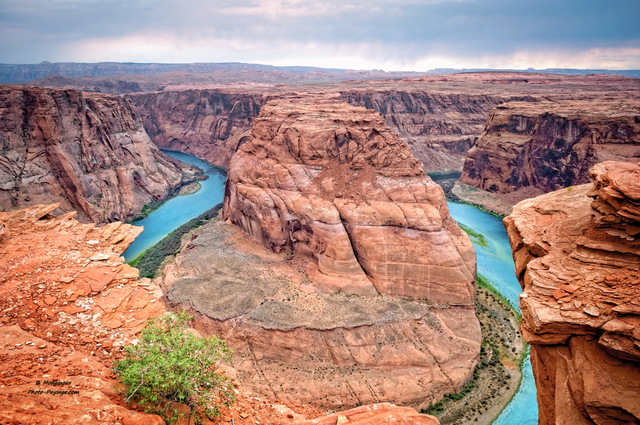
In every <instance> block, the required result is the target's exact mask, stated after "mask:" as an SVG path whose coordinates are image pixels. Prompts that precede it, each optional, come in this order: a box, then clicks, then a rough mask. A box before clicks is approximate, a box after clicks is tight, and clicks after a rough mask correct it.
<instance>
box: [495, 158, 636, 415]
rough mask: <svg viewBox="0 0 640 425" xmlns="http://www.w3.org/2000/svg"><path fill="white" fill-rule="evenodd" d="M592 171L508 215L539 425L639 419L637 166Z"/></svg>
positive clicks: (610, 166)
mask: <svg viewBox="0 0 640 425" xmlns="http://www.w3.org/2000/svg"><path fill="white" fill-rule="evenodd" d="M591 177H592V179H593V184H587V185H583V186H578V187H572V188H567V189H564V190H561V191H558V192H553V193H550V194H546V195H542V196H539V197H537V198H534V199H531V200H527V201H523V202H521V203H520V204H518V205H517V206H516V207H514V211H513V214H512V215H511V216H509V217H507V218H506V219H505V224H506V226H507V230H508V232H509V237H510V240H511V245H512V248H513V255H514V259H515V263H516V273H517V275H518V278H519V279H520V282H521V284H522V287H523V293H522V295H521V297H520V306H521V308H522V317H523V320H522V332H523V335H524V337H525V339H526V340H527V341H528V342H529V343H530V344H531V361H532V364H533V368H534V374H535V378H536V385H537V388H538V401H539V406H540V423H541V424H555V423H562V424H593V423H596V424H629V423H638V422H640V396H639V394H640V163H638V162H604V163H600V164H598V165H596V166H594V167H593V168H592V170H591ZM591 198H593V199H591Z"/></svg>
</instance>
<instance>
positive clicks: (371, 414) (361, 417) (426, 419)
mask: <svg viewBox="0 0 640 425" xmlns="http://www.w3.org/2000/svg"><path fill="white" fill-rule="evenodd" d="M349 424H353V425H387V424H422V425H439V424H440V422H439V421H438V419H437V418H435V417H433V416H429V415H421V414H418V413H417V412H416V411H415V410H413V409H411V408H407V407H398V406H395V405H393V404H390V403H380V404H372V405H368V406H362V407H357V408H355V409H351V410H347V411H346V412H340V413H334V414H333V415H327V416H323V417H321V418H317V419H313V420H310V421H304V422H300V425H349Z"/></svg>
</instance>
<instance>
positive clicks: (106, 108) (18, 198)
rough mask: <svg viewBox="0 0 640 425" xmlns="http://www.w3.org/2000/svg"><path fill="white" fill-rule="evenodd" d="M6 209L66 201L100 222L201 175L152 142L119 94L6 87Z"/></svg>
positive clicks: (1, 101)
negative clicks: (163, 151) (109, 94)
mask: <svg viewBox="0 0 640 425" xmlns="http://www.w3.org/2000/svg"><path fill="white" fill-rule="evenodd" d="M0 148H1V149H2V155H1V156H0V208H2V209H4V210H9V209H11V208H21V207H24V206H28V205H35V204H48V203H60V208H61V210H62V211H63V212H67V211H74V210H77V211H78V212H79V214H80V218H81V219H83V220H86V219H89V220H91V221H95V222H110V221H116V220H121V221H126V220H128V219H131V218H133V217H134V215H135V214H136V213H138V212H139V211H140V210H141V209H142V207H143V206H144V205H145V204H146V203H148V202H149V201H151V200H159V199H162V198H164V197H167V196H168V195H169V194H170V193H171V192H173V191H174V190H175V189H176V188H178V187H179V186H180V185H181V184H182V183H184V182H186V181H189V180H193V179H195V178H196V175H197V171H196V169H195V168H193V167H191V166H188V165H186V164H183V163H180V162H178V161H176V160H174V159H172V158H169V157H168V156H166V155H164V154H162V153H161V152H160V151H159V150H158V148H157V147H156V146H154V145H153V143H152V142H151V140H150V139H149V137H148V136H147V133H146V132H145V130H144V128H143V127H142V124H141V123H140V121H139V119H138V117H137V115H136V113H135V110H134V109H133V107H132V105H131V103H130V102H128V101H127V100H125V99H123V98H121V97H117V96H107V95H99V94H88V93H81V92H77V91H74V90H57V89H46V88H38V87H6V86H5V87H0Z"/></svg>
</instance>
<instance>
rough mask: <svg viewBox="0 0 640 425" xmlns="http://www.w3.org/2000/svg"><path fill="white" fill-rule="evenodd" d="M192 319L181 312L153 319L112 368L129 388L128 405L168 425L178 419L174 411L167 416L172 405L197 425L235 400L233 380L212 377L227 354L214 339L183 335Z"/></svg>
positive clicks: (219, 341)
mask: <svg viewBox="0 0 640 425" xmlns="http://www.w3.org/2000/svg"><path fill="white" fill-rule="evenodd" d="M190 319H191V316H190V315H189V314H187V313H185V312H180V313H177V314H175V313H171V314H168V315H165V316H162V317H160V318H157V319H154V320H152V321H151V322H150V323H149V326H147V328H145V329H144V330H143V331H142V333H141V337H140V341H139V342H138V344H137V345H129V346H127V347H126V348H125V358H124V359H123V360H120V361H118V362H117V363H116V366H115V372H116V373H117V374H118V375H119V376H120V379H121V380H122V382H123V383H124V384H125V385H126V387H127V390H126V397H127V398H126V402H127V403H129V402H130V401H132V400H135V401H136V402H137V403H139V404H140V405H142V406H145V408H146V411H147V412H151V413H156V414H160V415H162V416H164V417H165V419H167V421H168V422H170V423H171V422H173V421H175V420H177V419H178V417H179V414H178V413H177V411H176V410H174V411H171V412H170V411H169V410H170V407H171V402H176V403H181V404H185V405H187V406H189V407H190V409H191V413H190V414H189V416H190V417H193V418H194V419H195V422H196V423H201V422H202V419H203V418H204V417H207V418H213V417H215V416H217V415H219V408H220V407H221V406H222V405H226V406H228V405H230V404H231V403H233V401H234V399H235V395H234V393H233V384H232V383H231V380H230V379H229V378H227V377H226V376H223V375H221V374H218V373H216V367H217V366H218V365H219V364H220V362H223V361H228V360H230V359H231V350H230V349H229V348H227V346H226V345H225V343H224V341H222V340H221V339H219V338H217V337H216V336H211V337H208V338H198V337H196V336H194V335H193V334H191V333H189V332H187V331H186V329H187V322H188V321H189V320H190Z"/></svg>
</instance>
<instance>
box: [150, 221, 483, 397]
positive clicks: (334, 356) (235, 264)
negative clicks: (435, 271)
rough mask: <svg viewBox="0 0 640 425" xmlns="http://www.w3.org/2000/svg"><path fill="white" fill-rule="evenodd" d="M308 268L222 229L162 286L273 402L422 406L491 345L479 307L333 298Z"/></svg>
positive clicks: (172, 267)
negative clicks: (484, 346) (485, 343)
mask: <svg viewBox="0 0 640 425" xmlns="http://www.w3.org/2000/svg"><path fill="white" fill-rule="evenodd" d="M306 266H307V264H306V262H305V260H304V258H302V257H300V256H294V257H293V258H292V259H291V260H290V261H283V255H282V254H274V253H272V252H271V251H267V250H266V249H264V248H263V247H261V246H260V245H258V244H256V243H255V242H253V241H251V240H248V239H247V237H246V235H244V234H243V233H242V232H241V231H240V230H239V229H238V228H237V227H235V226H229V225H228V224H226V223H224V222H217V223H211V224H208V225H206V226H205V227H203V228H201V229H200V230H199V232H198V235H197V236H196V237H194V238H193V239H192V240H191V241H190V242H189V243H188V244H187V245H186V246H185V247H184V248H183V250H182V251H181V253H180V254H178V255H177V256H176V259H175V262H173V263H171V264H169V265H168V266H167V267H166V268H165V269H164V273H163V277H162V286H163V289H164V290H165V292H166V293H167V298H168V300H169V302H170V303H171V304H172V305H175V306H176V307H188V308H190V309H191V310H192V311H193V312H194V313H195V314H196V317H197V320H196V323H197V324H196V328H197V329H198V330H200V332H201V333H203V334H211V333H214V334H217V335H220V336H221V337H223V338H224V339H225V340H226V341H227V343H228V344H229V346H231V347H232V348H233V349H234V352H235V354H234V360H233V367H234V368H235V369H236V370H237V377H238V380H239V381H240V382H241V384H242V386H243V388H245V389H247V390H248V391H251V393H252V394H254V395H257V396H260V397H266V398H268V399H269V400H280V401H282V402H286V403H290V402H302V403H308V404H312V405H314V406H317V407H321V408H324V409H332V410H341V409H345V408H352V407H354V406H360V405H362V404H370V403H379V402H392V403H396V404H401V405H409V406H412V407H414V408H422V407H426V406H428V405H429V403H430V402H433V401H437V400H439V399H440V398H442V395H443V394H446V393H451V392H456V391H457V390H459V389H460V388H461V387H462V386H463V385H464V384H465V383H466V382H467V380H468V379H469V378H470V376H471V374H472V372H473V369H474V366H475V364H476V363H477V362H478V356H479V352H480V344H481V342H482V337H481V331H480V326H479V324H478V320H477V318H476V316H475V308H474V304H473V302H471V303H468V304H466V305H447V304H443V303H433V302H425V301H423V300H410V299H407V298H398V297H390V296H385V297H381V296H379V297H363V296H357V295H346V294H343V293H333V294H330V293H326V292H324V291H320V290H318V289H316V288H315V287H314V286H313V284H314V280H313V279H310V273H309V268H308V267H306ZM310 267H313V266H310ZM465 295H466V294H462V296H461V299H462V298H464V296H465ZM460 303H462V300H461V301H460Z"/></svg>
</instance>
